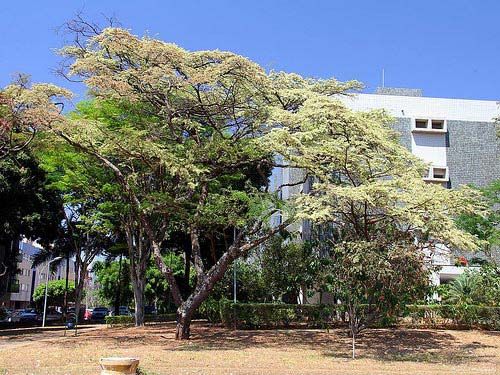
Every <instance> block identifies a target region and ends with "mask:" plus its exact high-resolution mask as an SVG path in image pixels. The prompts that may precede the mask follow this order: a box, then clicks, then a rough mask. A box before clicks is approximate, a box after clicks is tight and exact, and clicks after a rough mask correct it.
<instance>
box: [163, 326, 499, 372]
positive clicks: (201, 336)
mask: <svg viewBox="0 0 500 375" xmlns="http://www.w3.org/2000/svg"><path fill="white" fill-rule="evenodd" d="M284 346H286V347H287V348H290V349H310V350H320V351H321V352H322V353H323V355H325V356H329V357H335V358H350V357H351V352H350V348H351V338H350V337H349V336H348V334H347V331H346V330H345V329H334V330H330V332H326V331H324V330H300V329H296V330H269V331H266V330H259V331H229V330H220V329H219V330H217V331H216V332H210V331H205V332H200V333H198V334H196V335H194V336H193V339H192V340H190V341H189V342H187V343H184V344H180V345H179V346H177V347H172V348H169V349H167V350H186V351H202V350H241V349H245V348H249V347H253V348H255V347H261V348H273V347H274V348H280V347H284ZM488 347H490V348H491V347H492V346H490V345H485V344H482V343H480V342H472V343H467V344H464V343H461V342H460V341H458V340H457V339H456V338H455V337H454V336H453V335H452V334H450V333H446V332H443V331H435V330H417V329H412V330H402V329H371V330H367V331H365V332H364V333H363V334H362V335H361V336H360V337H359V338H358V340H357V344H356V351H357V353H358V355H357V356H358V358H371V359H376V360H381V361H415V362H429V363H453V364H460V363H466V362H472V361H476V362H477V361H482V360H485V359H488V358H492V356H486V355H479V354H478V350H479V349H483V348H488Z"/></svg>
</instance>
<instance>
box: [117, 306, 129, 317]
mask: <svg viewBox="0 0 500 375" xmlns="http://www.w3.org/2000/svg"><path fill="white" fill-rule="evenodd" d="M118 310H119V311H118V315H125V316H130V315H132V314H131V313H130V310H129V309H128V307H127V306H120V307H119V308H118Z"/></svg>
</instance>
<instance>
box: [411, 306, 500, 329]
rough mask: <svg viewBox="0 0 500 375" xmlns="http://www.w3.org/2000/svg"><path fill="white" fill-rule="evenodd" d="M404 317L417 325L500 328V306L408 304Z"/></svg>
mask: <svg viewBox="0 0 500 375" xmlns="http://www.w3.org/2000/svg"><path fill="white" fill-rule="evenodd" d="M403 318H409V319H410V324H412V325H415V326H420V327H421V326H426V327H438V326H455V327H457V326H458V327H464V328H465V327H467V328H472V327H478V328H484V329H492V330H500V307H492V306H476V305H439V304H433V305H407V306H406V309H405V312H404V314H403Z"/></svg>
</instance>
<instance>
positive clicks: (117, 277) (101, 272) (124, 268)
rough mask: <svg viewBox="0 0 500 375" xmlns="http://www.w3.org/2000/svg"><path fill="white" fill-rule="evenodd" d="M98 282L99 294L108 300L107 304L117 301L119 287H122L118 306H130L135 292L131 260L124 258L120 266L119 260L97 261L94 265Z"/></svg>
mask: <svg viewBox="0 0 500 375" xmlns="http://www.w3.org/2000/svg"><path fill="white" fill-rule="evenodd" d="M92 270H93V272H94V273H95V275H96V281H97V284H98V291H97V293H98V295H99V297H100V298H101V299H102V300H103V301H106V305H108V306H109V305H114V304H115V303H116V296H117V289H120V294H119V300H118V306H130V304H131V302H132V301H133V298H134V294H133V292H132V285H131V282H130V270H129V262H128V261H127V260H126V259H124V260H122V264H121V266H120V262H119V261H112V262H105V261H97V262H95V263H94V265H93V267H92Z"/></svg>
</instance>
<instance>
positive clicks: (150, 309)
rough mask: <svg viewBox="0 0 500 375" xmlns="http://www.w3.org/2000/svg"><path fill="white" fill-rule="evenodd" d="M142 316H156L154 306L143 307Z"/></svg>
mask: <svg viewBox="0 0 500 375" xmlns="http://www.w3.org/2000/svg"><path fill="white" fill-rule="evenodd" d="M144 314H145V315H156V314H158V311H156V308H155V307H154V306H144Z"/></svg>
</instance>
